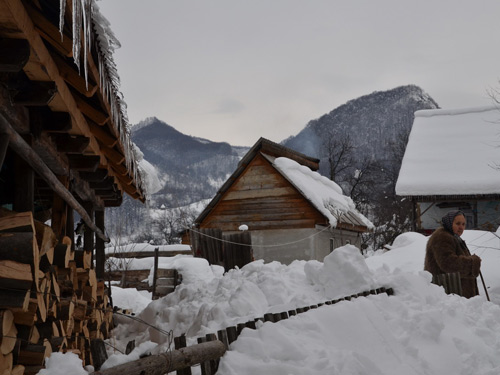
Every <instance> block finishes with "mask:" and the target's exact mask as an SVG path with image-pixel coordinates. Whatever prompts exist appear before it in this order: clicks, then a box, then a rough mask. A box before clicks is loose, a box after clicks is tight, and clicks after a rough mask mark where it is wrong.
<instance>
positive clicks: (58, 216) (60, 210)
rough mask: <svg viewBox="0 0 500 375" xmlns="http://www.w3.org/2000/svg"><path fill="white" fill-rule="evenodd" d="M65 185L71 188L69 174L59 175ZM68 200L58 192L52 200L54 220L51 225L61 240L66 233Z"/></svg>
mask: <svg viewBox="0 0 500 375" xmlns="http://www.w3.org/2000/svg"><path fill="white" fill-rule="evenodd" d="M58 179H59V181H60V182H61V184H63V186H64V187H65V188H66V189H68V188H69V178H68V177H67V176H58ZM66 207H67V205H66V202H65V201H64V199H63V198H62V197H60V196H59V195H58V194H54V197H53V202H52V220H51V223H50V225H51V227H52V230H53V231H54V234H55V235H56V238H57V239H58V240H61V239H62V238H63V237H64V236H65V234H66V221H67V219H66V211H67V210H66Z"/></svg>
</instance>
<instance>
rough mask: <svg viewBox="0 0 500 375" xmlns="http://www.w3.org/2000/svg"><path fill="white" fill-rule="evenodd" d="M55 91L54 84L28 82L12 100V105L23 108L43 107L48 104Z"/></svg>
mask: <svg viewBox="0 0 500 375" xmlns="http://www.w3.org/2000/svg"><path fill="white" fill-rule="evenodd" d="M56 92H57V89H56V85H55V83H54V82H44V81H30V83H29V84H28V85H27V86H26V87H24V88H23V89H22V91H19V92H17V93H16V94H15V95H14V97H13V98H12V100H13V102H14V104H17V105H24V106H27V107H28V106H37V107H39V106H45V105H47V104H49V103H50V101H51V100H52V98H54V95H55V94H56Z"/></svg>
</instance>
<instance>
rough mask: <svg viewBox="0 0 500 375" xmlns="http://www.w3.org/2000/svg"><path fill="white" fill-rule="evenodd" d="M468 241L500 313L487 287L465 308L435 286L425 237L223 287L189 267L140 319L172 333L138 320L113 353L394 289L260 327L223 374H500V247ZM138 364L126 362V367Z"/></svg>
mask: <svg viewBox="0 0 500 375" xmlns="http://www.w3.org/2000/svg"><path fill="white" fill-rule="evenodd" d="M463 238H464V239H465V241H466V242H467V244H468V246H469V248H470V249H471V251H472V252H474V253H477V254H478V255H480V256H481V257H482V259H483V262H482V269H483V274H484V277H485V280H486V285H487V287H488V288H489V289H488V290H489V291H490V297H492V301H493V303H490V302H487V301H486V300H485V297H484V292H483V291H482V288H481V287H480V293H481V295H480V296H477V297H474V298H472V299H465V298H461V297H458V296H454V295H447V294H445V293H444V290H443V288H441V287H438V286H436V285H433V284H431V283H430V279H431V275H430V274H429V273H428V272H425V271H422V268H423V257H424V253H425V244H426V241H427V238H426V237H424V236H421V235H419V234H416V233H407V234H404V235H401V236H400V237H398V238H397V239H396V241H394V244H393V245H392V247H391V250H390V251H387V252H385V253H384V254H383V255H380V256H374V257H371V258H368V259H366V261H365V260H363V258H362V257H361V256H360V255H359V250H357V249H356V248H354V247H352V246H344V247H342V248H339V249H336V250H334V251H333V253H332V254H330V255H329V256H328V257H326V258H325V261H324V262H323V263H321V262H317V261H308V262H306V261H295V262H293V263H292V264H290V265H289V266H286V265H282V264H280V263H278V262H272V263H267V264H266V263H264V262H263V261H256V262H252V263H250V264H248V265H246V266H245V267H243V268H242V269H235V270H232V271H230V272H228V273H227V274H225V275H224V276H222V274H221V272H220V269H218V268H214V267H210V266H209V265H208V264H207V263H188V260H187V259H185V260H184V259H183V258H181V259H180V260H179V261H181V260H182V261H181V263H182V262H185V264H184V265H183V266H184V267H186V269H187V268H189V267H193V269H194V270H196V272H194V273H195V274H197V275H198V276H197V277H194V276H193V277H188V280H187V281H186V282H184V283H183V284H182V285H180V286H179V287H178V288H177V290H176V291H175V292H174V293H172V294H169V295H168V296H166V297H164V298H162V299H160V300H156V301H153V302H151V303H150V304H149V305H148V306H147V307H146V308H145V309H144V310H143V311H142V313H141V314H139V315H138V317H137V318H138V319H142V320H144V321H145V322H147V323H148V324H149V325H153V326H156V327H158V328H159V329H160V330H162V331H161V332H160V331H159V330H157V329H154V328H152V327H150V326H149V325H146V324H144V323H141V322H140V321H135V320H130V321H129V322H128V323H127V324H121V325H119V326H118V327H117V328H116V329H115V330H114V331H113V333H114V339H113V340H112V344H113V345H115V346H117V347H118V349H120V350H122V349H124V348H125V346H126V343H127V342H128V341H129V340H131V339H135V340H136V344H137V345H139V344H142V343H148V342H153V343H157V344H159V345H158V346H156V347H155V348H153V349H152V350H153V352H154V353H159V352H164V351H165V350H166V348H167V346H168V344H169V338H171V337H172V336H179V335H181V334H183V333H184V334H186V335H187V337H188V344H189V345H191V344H194V343H195V338H196V337H199V336H204V335H205V334H206V333H216V332H217V330H219V329H221V328H225V327H229V326H234V325H236V324H237V323H242V322H243V323H244V322H246V321H248V320H250V319H252V320H253V319H254V318H256V317H260V316H263V315H264V314H265V313H266V312H282V311H287V310H290V309H292V308H296V307H304V306H309V305H312V304H317V303H318V302H323V301H325V300H327V299H334V298H336V296H343V295H350V294H352V293H354V292H360V291H363V290H367V289H370V288H372V287H374V286H377V287H381V286H384V287H392V288H393V289H394V291H395V295H393V296H387V295H384V294H380V295H370V296H368V297H362V298H357V299H353V300H351V301H342V302H340V303H337V304H335V305H324V306H321V307H319V308H317V309H313V310H309V311H308V312H307V313H303V314H299V315H297V316H294V317H291V318H289V319H287V320H282V321H280V322H278V323H258V327H257V328H258V329H257V330H250V329H244V330H243V331H242V334H241V335H240V336H239V338H238V340H236V341H235V342H234V343H233V344H231V347H230V350H229V351H228V352H226V354H225V355H224V357H222V359H221V362H220V366H219V371H218V374H239V375H241V374H243V375H244V374H258V373H273V374H283V375H285V374H286V375H288V374H304V373H307V374H313V375H314V374H336V373H339V374H368V373H369V374H384V375H386V374H389V375H390V374H410V375H412V374H416V375H417V374H418V375H423V374H426V375H441V374H448V373H457V374H471V373H474V374H476V375H492V374H498V373H500V357H499V356H498V352H499V350H500V307H499V306H498V303H499V302H500V299H499V294H498V293H497V291H498V290H499V289H500V274H499V273H498V271H497V270H498V266H499V264H500V251H499V250H500V239H499V238H498V237H497V235H496V234H495V233H490V232H480V231H466V232H465V233H464V235H463ZM170 331H171V334H170V335H167V334H165V333H166V332H170ZM147 345H150V344H147ZM151 345H152V346H151V348H152V347H153V344H151ZM141 350H142V349H141ZM128 359H130V358H125V357H119V361H120V363H123V361H127V360H128ZM192 371H193V373H194V374H199V371H200V370H199V367H194V368H193V369H192ZM67 373H70V371H67ZM71 373H76V372H71Z"/></svg>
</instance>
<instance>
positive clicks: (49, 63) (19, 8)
mask: <svg viewBox="0 0 500 375" xmlns="http://www.w3.org/2000/svg"><path fill="white" fill-rule="evenodd" d="M3 4H4V5H5V6H6V7H7V8H8V9H9V11H10V13H11V14H12V17H13V20H14V22H15V24H16V25H17V27H18V28H19V30H21V32H22V33H23V35H24V36H25V38H26V39H27V40H28V41H29V43H30V46H31V48H32V50H33V51H34V52H35V54H36V56H37V57H38V59H39V61H40V63H41V64H42V65H43V68H44V70H45V71H46V72H47V75H48V76H49V78H50V79H51V80H52V81H54V82H55V83H56V86H57V90H58V93H59V94H60V96H61V98H62V101H63V102H64V106H65V107H66V108H67V109H68V112H69V113H70V114H71V116H72V118H73V120H74V121H73V126H74V128H75V129H77V130H78V132H79V133H80V134H82V135H85V136H88V137H91V142H90V148H91V149H92V151H93V152H94V153H95V154H98V153H99V145H98V144H97V141H96V140H95V138H94V137H93V136H92V135H91V133H90V130H89V127H88V125H87V122H86V121H85V119H84V117H83V115H82V113H81V111H80V110H79V109H78V107H77V105H76V102H75V99H74V97H73V94H72V92H71V90H70V88H69V87H68V85H67V83H66V81H64V79H63V78H62V77H61V75H60V74H59V69H58V68H57V65H56V64H55V62H54V60H53V58H52V56H51V54H50V52H49V51H48V49H47V46H46V45H45V43H44V41H43V40H42V37H41V36H40V34H39V30H40V25H38V26H39V29H38V30H37V28H35V24H34V23H33V22H34V21H33V19H32V18H31V16H30V14H28V11H27V10H26V7H25V3H22V2H21V1H19V0H3ZM52 26H54V25H52ZM49 27H50V26H49ZM56 30H57V38H58V39H59V40H60V39H61V36H60V34H59V29H58V28H57V27H56ZM45 31H47V30H45ZM68 42H69V45H68V47H69V49H70V50H71V49H72V47H73V45H72V41H71V40H67V38H64V41H63V43H68Z"/></svg>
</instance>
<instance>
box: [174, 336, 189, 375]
mask: <svg viewBox="0 0 500 375" xmlns="http://www.w3.org/2000/svg"><path fill="white" fill-rule="evenodd" d="M174 344H175V350H179V349H181V348H185V347H186V346H187V343H186V336H184V335H183V336H179V337H174ZM177 375H191V367H186V368H184V369H182V370H177Z"/></svg>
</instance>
